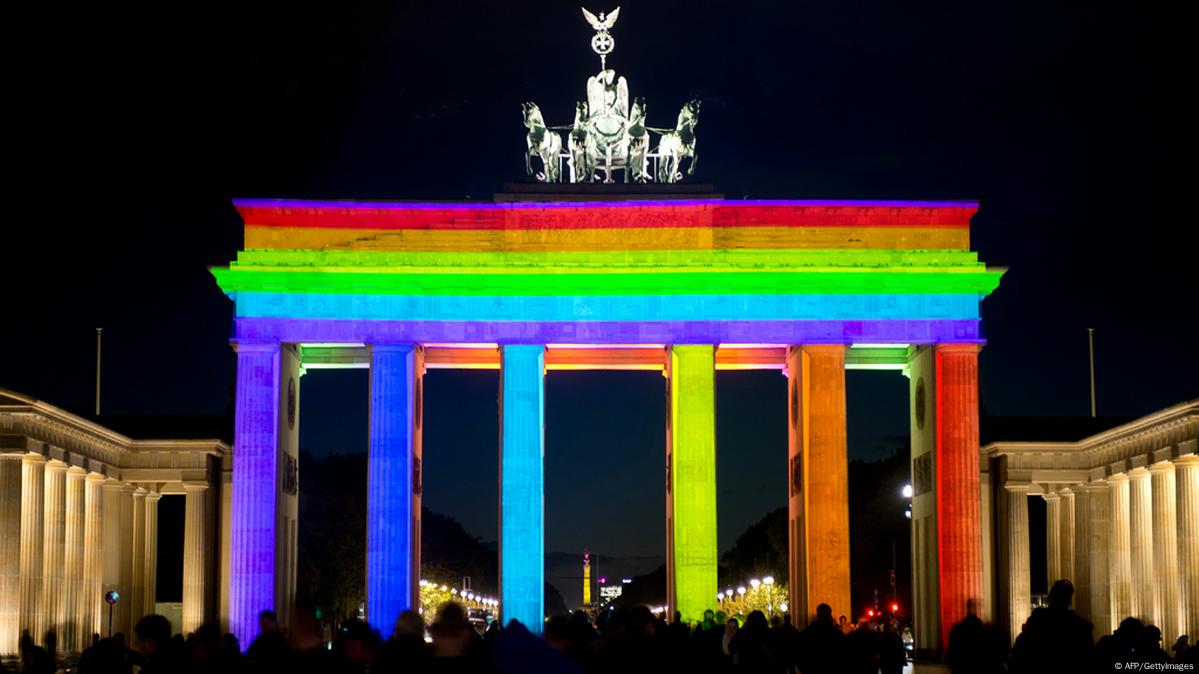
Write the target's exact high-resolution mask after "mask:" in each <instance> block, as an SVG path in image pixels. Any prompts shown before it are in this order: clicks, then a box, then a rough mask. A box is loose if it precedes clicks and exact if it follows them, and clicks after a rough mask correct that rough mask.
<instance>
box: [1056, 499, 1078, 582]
mask: <svg viewBox="0 0 1199 674" xmlns="http://www.w3.org/2000/svg"><path fill="white" fill-rule="evenodd" d="M1058 495H1059V496H1061V498H1062V500H1061V510H1060V511H1058V526H1059V527H1061V532H1060V533H1059V534H1058V539H1057V540H1058V554H1060V555H1061V557H1060V558H1059V560H1060V561H1059V562H1058V566H1059V567H1061V572H1062V576H1061V577H1062V578H1065V579H1066V580H1069V581H1071V582H1073V581H1074V492H1073V491H1071V490H1070V489H1069V488H1066V489H1062V490H1061V491H1059V492H1058ZM1077 589H1078V588H1077V587H1075V590H1077Z"/></svg>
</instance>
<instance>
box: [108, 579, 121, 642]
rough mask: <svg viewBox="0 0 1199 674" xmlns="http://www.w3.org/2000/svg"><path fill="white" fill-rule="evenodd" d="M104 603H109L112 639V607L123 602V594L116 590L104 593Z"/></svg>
mask: <svg viewBox="0 0 1199 674" xmlns="http://www.w3.org/2000/svg"><path fill="white" fill-rule="evenodd" d="M104 601H105V602H107V603H108V638H109V639H111V638H112V607H113V606H116V603H117V602H118V601H121V593H120V592H117V591H116V590H109V591H108V592H105V593H104Z"/></svg>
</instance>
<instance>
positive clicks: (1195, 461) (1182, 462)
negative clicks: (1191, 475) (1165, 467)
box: [1170, 454, 1199, 469]
mask: <svg viewBox="0 0 1199 674" xmlns="http://www.w3.org/2000/svg"><path fill="white" fill-rule="evenodd" d="M1170 463H1173V464H1174V467H1175V468H1178V469H1181V468H1183V467H1187V468H1194V467H1196V466H1199V454H1184V455H1183V456H1180V457H1178V458H1176V459H1174V460H1173V461H1171V462H1170Z"/></svg>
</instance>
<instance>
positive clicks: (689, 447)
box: [666, 345, 718, 623]
mask: <svg viewBox="0 0 1199 674" xmlns="http://www.w3.org/2000/svg"><path fill="white" fill-rule="evenodd" d="M666 377H667V381H668V382H669V387H670V388H669V396H670V397H669V401H670V405H669V408H668V411H667V415H668V417H669V421H668V422H667V423H668V424H669V426H668V429H669V433H668V438H667V447H666V452H667V453H666V462H667V466H666V469H667V480H668V484H667V498H668V501H669V506H668V510H667V515H668V516H667V522H668V523H667V526H669V527H671V531H670V535H669V540H670V543H671V545H670V548H669V549H668V550H667V551H666V554H667V560H668V566H667V575H666V583H667V586H668V587H669V588H670V590H668V595H670V596H671V597H672V598H673V601H674V603H673V604H672V605H671V608H672V609H673V610H676V611H681V612H682V614H683V620H684V621H686V622H689V623H694V622H695V621H696V620H702V619H703V612H704V610H705V609H708V608H711V606H712V604H713V602H715V601H716V586H717V578H716V563H717V554H718V552H717V545H716V349H715V347H713V346H711V345H686V346H674V347H671V348H670V360H669V363H668V364H667V368H666Z"/></svg>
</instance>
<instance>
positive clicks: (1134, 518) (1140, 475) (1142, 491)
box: [1128, 468, 1161, 625]
mask: <svg viewBox="0 0 1199 674" xmlns="http://www.w3.org/2000/svg"><path fill="white" fill-rule="evenodd" d="M1128 527H1129V544H1130V545H1129V547H1130V550H1131V553H1132V612H1133V615H1135V616H1137V617H1138V618H1140V619H1141V620H1142V621H1143V622H1145V623H1146V624H1148V623H1153V624H1155V625H1160V624H1161V622H1160V620H1159V619H1158V612H1157V604H1156V603H1155V602H1154V590H1153V585H1154V583H1156V582H1157V573H1156V569H1155V568H1154V566H1153V487H1152V483H1151V482H1150V479H1149V471H1148V470H1145V469H1144V468H1136V469H1134V470H1131V471H1129V472H1128Z"/></svg>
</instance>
